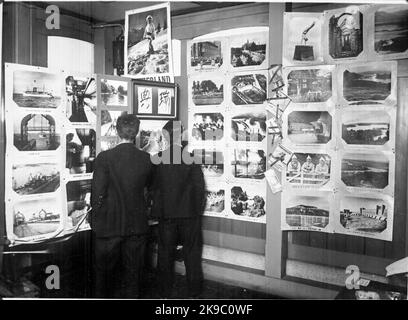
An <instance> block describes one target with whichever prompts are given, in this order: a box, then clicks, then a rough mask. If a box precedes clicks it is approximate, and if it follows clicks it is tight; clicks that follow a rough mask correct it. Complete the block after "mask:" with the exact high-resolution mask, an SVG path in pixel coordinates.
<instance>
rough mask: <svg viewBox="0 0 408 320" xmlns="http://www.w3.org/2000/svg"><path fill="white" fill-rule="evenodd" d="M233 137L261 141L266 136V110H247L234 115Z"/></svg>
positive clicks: (239, 139)
mask: <svg viewBox="0 0 408 320" xmlns="http://www.w3.org/2000/svg"><path fill="white" fill-rule="evenodd" d="M231 129H232V131H231V138H232V139H233V140H234V141H252V142H261V141H262V140H263V139H264V138H265V137H266V114H265V112H247V113H239V114H237V115H234V116H232V119H231Z"/></svg>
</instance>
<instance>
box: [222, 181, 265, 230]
mask: <svg viewBox="0 0 408 320" xmlns="http://www.w3.org/2000/svg"><path fill="white" fill-rule="evenodd" d="M230 186H232V187H231V190H230V192H231V198H230V210H231V214H230V215H231V216H232V217H234V219H238V220H246V221H252V222H260V223H265V222H266V186H265V185H262V186H260V185H254V184H249V183H246V184H230Z"/></svg>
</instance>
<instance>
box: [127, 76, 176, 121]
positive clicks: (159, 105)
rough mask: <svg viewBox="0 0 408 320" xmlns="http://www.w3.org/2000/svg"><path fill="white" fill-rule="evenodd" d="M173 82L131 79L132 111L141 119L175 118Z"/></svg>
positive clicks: (174, 88) (174, 87)
mask: <svg viewBox="0 0 408 320" xmlns="http://www.w3.org/2000/svg"><path fill="white" fill-rule="evenodd" d="M177 89H178V86H177V84H175V83H165V82H157V81H147V80H132V90H133V113H134V114H135V115H137V116H138V117H139V118H141V119H163V120H164V119H177V115H178V110H177V109H178V108H177Z"/></svg>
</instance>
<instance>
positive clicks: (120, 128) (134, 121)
mask: <svg viewBox="0 0 408 320" xmlns="http://www.w3.org/2000/svg"><path fill="white" fill-rule="evenodd" d="M139 126H140V120H139V119H138V117H136V116H135V115H134V114H122V115H121V116H120V117H119V118H118V120H117V121H116V131H117V132H118V135H119V137H120V138H121V139H126V140H135V138H136V136H137V134H138V132H139Z"/></svg>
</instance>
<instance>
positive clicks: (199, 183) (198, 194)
mask: <svg viewBox="0 0 408 320" xmlns="http://www.w3.org/2000/svg"><path fill="white" fill-rule="evenodd" d="M191 170H192V172H191V176H192V177H191V180H192V183H193V190H194V191H193V192H194V203H195V209H196V214H202V213H203V211H204V207H205V199H206V198H205V180H204V175H203V171H202V170H201V167H200V166H199V165H196V164H194V165H193V167H192V168H191Z"/></svg>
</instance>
